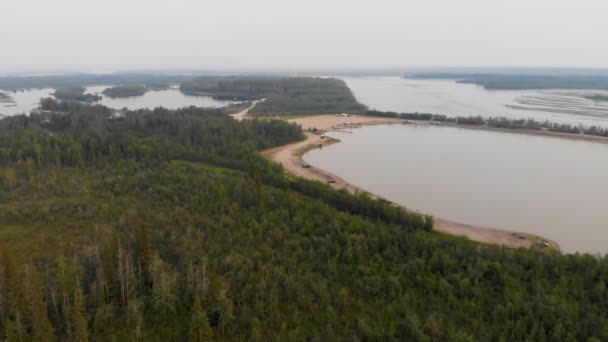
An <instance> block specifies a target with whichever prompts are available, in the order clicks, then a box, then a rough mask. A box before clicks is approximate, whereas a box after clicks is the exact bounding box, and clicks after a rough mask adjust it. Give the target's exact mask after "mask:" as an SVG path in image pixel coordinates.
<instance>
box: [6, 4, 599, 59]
mask: <svg viewBox="0 0 608 342" xmlns="http://www.w3.org/2000/svg"><path fill="white" fill-rule="evenodd" d="M607 42H608V1H607V0H508V1H507V0H396V1H389V0H374V1H359V0H349V1H346V0H301V1H293V0H213V1H207V0H103V1H95V0H52V1H51V0H6V1H2V3H1V4H0V70H3V71H10V70H53V69H63V70H79V71H111V70H120V69H198V70H203V69H213V68H238V69H243V68H268V69H271V68H282V69H307V68H369V67H436V66H569V67H595V68H605V67H608V43H607Z"/></svg>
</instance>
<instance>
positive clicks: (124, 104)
mask: <svg viewBox="0 0 608 342" xmlns="http://www.w3.org/2000/svg"><path fill="white" fill-rule="evenodd" d="M106 88H109V86H92V87H87V93H94V94H99V95H102V94H101V92H102V91H103V90H104V89H106ZM54 91H55V90H54V89H51V88H46V89H28V90H23V91H17V92H10V91H3V92H4V93H6V94H8V95H9V96H11V97H12V98H13V100H14V103H0V114H3V115H7V116H9V115H15V114H21V113H29V112H30V111H31V110H32V109H35V108H38V105H39V103H40V99H41V98H45V97H53V96H52V93H53V92H54ZM102 96H103V95H102ZM98 103H100V104H102V105H104V106H107V107H110V108H114V109H122V108H127V109H130V110H137V109H144V108H149V109H152V108H155V107H160V106H162V107H165V108H168V109H177V108H181V107H189V106H197V107H213V108H217V107H223V106H227V105H229V104H231V103H233V101H219V100H215V99H213V98H212V97H210V96H192V95H185V94H183V93H182V92H181V91H180V90H179V89H177V88H176V87H172V88H171V89H166V90H159V91H149V92H147V93H146V94H144V95H142V96H133V97H122V98H115V99H112V98H109V97H107V96H103V98H102V100H101V101H99V102H98Z"/></svg>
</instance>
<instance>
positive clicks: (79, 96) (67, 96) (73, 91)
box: [53, 87, 101, 102]
mask: <svg viewBox="0 0 608 342" xmlns="http://www.w3.org/2000/svg"><path fill="white" fill-rule="evenodd" d="M85 91H86V89H85V88H84V87H67V88H58V89H56V90H55V92H54V93H53V96H55V98H57V99H58V100H66V101H81V102H94V101H98V100H100V99H101V97H100V96H98V95H93V94H85Z"/></svg>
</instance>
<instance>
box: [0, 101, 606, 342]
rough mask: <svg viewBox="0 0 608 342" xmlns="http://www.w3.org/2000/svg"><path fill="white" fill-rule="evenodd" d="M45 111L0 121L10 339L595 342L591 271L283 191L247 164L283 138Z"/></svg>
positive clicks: (204, 116)
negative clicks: (6, 176)
mask: <svg viewBox="0 0 608 342" xmlns="http://www.w3.org/2000/svg"><path fill="white" fill-rule="evenodd" d="M48 104H49V105H51V106H56V107H57V108H63V111H62V112H56V113H46V114H33V115H32V116H31V117H15V118H8V119H4V120H1V121H0V151H2V153H1V154H0V156H1V158H2V159H0V167H1V168H2V169H3V170H6V169H11V170H14V175H15V176H14V178H13V180H12V183H11V184H10V185H9V184H8V183H5V182H2V183H0V222H2V224H1V225H0V249H2V251H3V255H4V256H3V258H2V267H1V269H0V271H1V272H2V273H1V275H2V276H0V291H2V295H1V296H0V307H1V308H2V310H0V314H1V315H2V319H1V320H0V328H1V330H2V331H4V332H5V334H6V337H7V338H8V337H9V336H13V337H14V336H15V335H16V336H18V337H19V338H20V340H26V341H27V340H32V338H31V337H33V336H36V338H37V339H38V338H40V339H44V338H46V337H49V338H53V337H54V336H56V337H57V338H58V339H59V340H78V339H81V340H84V339H86V336H88V337H89V338H90V339H92V340H110V341H111V340H117V341H122V340H145V341H174V340H187V339H189V338H191V337H195V338H198V339H199V340H201V339H204V338H206V337H211V338H216V339H219V340H237V341H238V340H252V339H259V340H269V341H285V340H295V341H300V340H332V341H333V340H372V341H375V340H391V341H393V340H394V341H403V340H405V341H408V340H414V341H471V340H480V341H495V340H504V341H520V340H538V341H542V340H543V339H544V340H548V341H566V340H590V339H591V340H593V339H594V338H595V339H599V340H606V339H608V330H607V329H606V326H608V316H607V314H606V312H608V311H607V308H608V290H607V288H606V284H607V283H608V259H607V258H605V257H595V256H590V255H550V254H544V253H538V252H535V251H532V250H523V249H522V250H512V249H505V248H499V247H494V246H487V245H480V244H476V243H473V242H470V241H466V240H464V239H460V238H453V237H447V236H444V235H441V234H437V233H434V232H432V231H429V230H430V227H431V226H432V218H430V217H421V216H419V215H416V214H408V213H405V212H403V211H401V210H400V209H398V208H394V207H392V206H391V205H390V204H389V203H385V202H382V201H377V200H373V199H371V198H369V197H367V196H365V195H357V196H354V195H351V194H348V193H346V192H339V191H334V190H332V189H331V188H330V187H328V186H327V185H325V184H322V183H318V182H310V181H306V180H302V179H293V178H291V177H289V176H287V175H285V174H284V173H283V172H282V169H281V168H280V167H279V166H277V165H273V164H270V163H269V162H267V161H265V160H264V159H261V158H259V157H258V156H257V154H256V150H258V149H262V148H267V147H270V146H274V145H278V144H283V143H286V142H290V141H296V140H298V139H299V138H300V137H301V132H300V130H299V129H297V127H294V126H292V125H289V124H287V123H284V122H283V123H281V122H272V121H268V122H257V121H256V120H253V121H243V122H236V121H234V120H232V119H231V118H229V117H227V116H225V115H224V114H222V113H221V112H216V111H214V110H203V109H196V108H189V109H184V110H178V111H166V110H163V109H156V110H150V111H147V110H146V111H136V112H126V113H124V115H123V116H120V117H116V116H114V115H112V114H111V113H108V112H106V109H104V108H103V107H99V106H83V105H78V104H73V105H72V104H70V105H64V104H63V103H61V104H60V103H55V102H49V103H48ZM77 145H80V148H78V147H76V146H77ZM36 146H40V148H36ZM78 156H80V157H81V158H82V161H81V162H80V161H78V159H79V158H80V157H78ZM80 296H82V298H80ZM45 318H46V319H45ZM44 322H47V323H44ZM13 337H11V338H13Z"/></svg>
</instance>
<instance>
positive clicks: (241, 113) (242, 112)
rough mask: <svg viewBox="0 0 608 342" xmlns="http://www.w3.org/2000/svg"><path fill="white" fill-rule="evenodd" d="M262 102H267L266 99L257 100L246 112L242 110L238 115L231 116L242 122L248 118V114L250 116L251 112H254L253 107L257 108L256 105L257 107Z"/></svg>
mask: <svg viewBox="0 0 608 342" xmlns="http://www.w3.org/2000/svg"><path fill="white" fill-rule="evenodd" d="M262 101H266V99H261V100H255V101H253V102H252V103H251V106H249V107H247V108H245V109H244V110H242V111H240V112H238V113H234V114H230V116H232V117H233V118H234V119H235V120H237V121H241V120H243V119H245V118H246V117H247V114H249V111H250V110H252V109H253V107H255V105H257V104H258V103H259V102H262Z"/></svg>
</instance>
